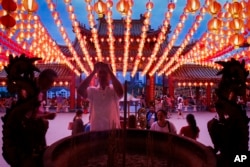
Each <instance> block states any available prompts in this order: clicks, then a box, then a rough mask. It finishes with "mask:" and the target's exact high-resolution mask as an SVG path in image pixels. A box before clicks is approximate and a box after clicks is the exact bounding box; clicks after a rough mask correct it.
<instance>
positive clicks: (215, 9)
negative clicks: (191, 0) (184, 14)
mask: <svg viewBox="0 0 250 167" xmlns="http://www.w3.org/2000/svg"><path fill="white" fill-rule="evenodd" d="M207 9H208V11H209V13H211V14H212V15H216V14H218V13H219V12H220V11H221V4H220V3H219V2H217V1H213V2H211V4H210V5H209V6H208V7H207Z"/></svg>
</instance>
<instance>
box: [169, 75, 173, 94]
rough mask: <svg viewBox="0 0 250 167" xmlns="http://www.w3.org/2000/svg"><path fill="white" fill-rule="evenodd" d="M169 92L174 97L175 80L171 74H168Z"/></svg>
mask: <svg viewBox="0 0 250 167" xmlns="http://www.w3.org/2000/svg"><path fill="white" fill-rule="evenodd" d="M168 93H169V95H170V97H174V80H173V77H172V76H171V75H169V76H168Z"/></svg>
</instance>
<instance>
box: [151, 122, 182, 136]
mask: <svg viewBox="0 0 250 167" xmlns="http://www.w3.org/2000/svg"><path fill="white" fill-rule="evenodd" d="M150 130H154V131H160V132H169V133H174V134H176V133H177V131H176V128H175V126H174V124H173V123H172V122H170V121H167V122H166V125H165V126H164V127H161V126H159V125H158V122H157V121H155V122H154V123H153V124H152V125H151V127H150Z"/></svg>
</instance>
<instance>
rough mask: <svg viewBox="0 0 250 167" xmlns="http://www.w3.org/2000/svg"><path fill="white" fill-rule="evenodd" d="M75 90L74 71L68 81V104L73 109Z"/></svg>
mask: <svg viewBox="0 0 250 167" xmlns="http://www.w3.org/2000/svg"><path fill="white" fill-rule="evenodd" d="M75 91H76V78H75V73H73V72H72V74H71V81H70V99H69V101H70V104H69V109H70V110H74V109H75V103H76V102H75Z"/></svg>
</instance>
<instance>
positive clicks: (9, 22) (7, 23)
mask: <svg viewBox="0 0 250 167" xmlns="http://www.w3.org/2000/svg"><path fill="white" fill-rule="evenodd" d="M0 23H1V24H2V25H4V27H5V28H11V27H14V26H15V25H16V20H15V19H14V18H13V17H12V16H11V15H9V14H7V15H5V16H2V17H0Z"/></svg>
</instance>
